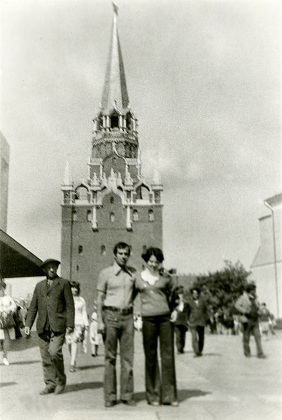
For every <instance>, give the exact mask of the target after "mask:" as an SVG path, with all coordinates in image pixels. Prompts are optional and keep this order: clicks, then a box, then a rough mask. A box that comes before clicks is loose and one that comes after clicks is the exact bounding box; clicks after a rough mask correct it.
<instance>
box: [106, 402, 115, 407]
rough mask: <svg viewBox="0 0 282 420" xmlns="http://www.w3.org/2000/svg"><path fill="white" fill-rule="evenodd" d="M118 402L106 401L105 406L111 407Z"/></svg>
mask: <svg viewBox="0 0 282 420" xmlns="http://www.w3.org/2000/svg"><path fill="white" fill-rule="evenodd" d="M116 404H117V402H116V401H106V402H105V407H106V408H110V407H113V406H114V405H116Z"/></svg>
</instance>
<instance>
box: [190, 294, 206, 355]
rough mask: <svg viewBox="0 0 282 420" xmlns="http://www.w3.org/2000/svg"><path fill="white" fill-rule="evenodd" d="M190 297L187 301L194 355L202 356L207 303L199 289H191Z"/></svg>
mask: <svg viewBox="0 0 282 420" xmlns="http://www.w3.org/2000/svg"><path fill="white" fill-rule="evenodd" d="M191 294H192V296H191V298H190V299H189V301H188V312H189V328H190V331H191V335H192V347H193V351H194V354H195V357H198V356H202V351H203V348H204V339H205V326H206V322H207V319H208V315H209V314H208V304H207V301H206V298H205V297H204V296H202V295H201V293H200V289H198V288H197V287H194V288H192V289H191Z"/></svg>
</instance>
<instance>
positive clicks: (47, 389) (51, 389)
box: [39, 386, 55, 395]
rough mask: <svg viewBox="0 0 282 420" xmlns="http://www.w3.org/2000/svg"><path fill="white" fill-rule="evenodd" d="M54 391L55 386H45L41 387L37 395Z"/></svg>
mask: <svg viewBox="0 0 282 420" xmlns="http://www.w3.org/2000/svg"><path fill="white" fill-rule="evenodd" d="M54 391H55V388H48V386H46V387H45V388H44V389H42V391H40V392H39V395H47V394H52V393H53V392H54Z"/></svg>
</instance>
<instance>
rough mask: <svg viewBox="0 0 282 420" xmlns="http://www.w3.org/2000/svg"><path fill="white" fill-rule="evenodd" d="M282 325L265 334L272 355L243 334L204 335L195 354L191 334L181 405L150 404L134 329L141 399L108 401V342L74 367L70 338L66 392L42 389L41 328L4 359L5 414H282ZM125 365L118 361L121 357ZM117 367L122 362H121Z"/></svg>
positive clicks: (0, 407)
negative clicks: (248, 353) (258, 351)
mask: <svg viewBox="0 0 282 420" xmlns="http://www.w3.org/2000/svg"><path fill="white" fill-rule="evenodd" d="M281 342H282V332H281V331H277V333H276V335H273V336H271V337H269V339H268V340H267V341H263V347H264V351H265V353H266V355H267V359H258V358H257V357H255V354H254V353H255V343H254V340H253V338H252V341H251V347H252V350H253V356H252V357H251V358H245V357H244V355H243V351H242V338H241V337H240V336H231V335H230V336H227V335H206V340H205V348H204V354H203V357H199V358H194V357H193V352H192V351H191V337H190V334H189V333H188V334H187V345H186V349H185V353H184V354H181V355H176V370H177V385H178V400H179V407H170V406H161V407H152V406H149V405H148V404H147V402H146V398H145V392H144V355H143V348H142V335H141V333H140V332H136V333H135V363H134V383H135V399H136V402H137V406H136V407H127V406H124V405H123V404H118V405H116V406H114V407H112V408H105V407H104V401H103V372H104V358H103V346H102V345H101V346H100V349H99V350H100V355H99V356H98V357H94V358H93V357H91V354H83V353H82V352H81V353H80V354H79V356H78V360H77V365H78V367H77V370H76V372H74V373H70V372H68V369H69V361H70V357H69V355H68V352H67V349H66V346H64V356H65V365H66V370H67V377H68V379H67V386H66V389H65V392H64V393H63V394H61V395H54V394H49V395H45V396H40V395H39V392H40V391H41V390H42V389H43V388H44V383H43V379H42V378H43V375H42V366H41V359H40V354H39V349H38V347H37V344H36V333H35V332H33V333H32V337H31V338H30V339H25V338H22V339H20V340H17V341H16V342H13V344H12V346H11V349H10V352H9V354H8V359H9V361H10V366H4V365H3V364H2V360H0V418H1V420H15V419H17V420H18V419H19V420H25V419H28V420H33V419H34V420H35V419H36V420H45V419H48V420H78V419H79V420H86V419H87V420H88V419H99V420H106V419H111V420H115V419H117V420H118V419H120V420H121V419H126V418H128V419H134V420H171V419H173V420H184V419H185V420H186V419H191V420H214V419H216V420H242V419H244V420H278V419H279V420H281V418H282V404H281V401H282V394H281V377H282V375H281V373H282V371H281V360H282V359H281V353H282V346H281ZM118 366H119V363H118ZM118 369H119V367H118Z"/></svg>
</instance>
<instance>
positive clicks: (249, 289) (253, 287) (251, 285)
mask: <svg viewBox="0 0 282 420" xmlns="http://www.w3.org/2000/svg"><path fill="white" fill-rule="evenodd" d="M256 288H257V286H256V285H255V284H254V283H249V284H247V286H246V292H253V291H255V290H256Z"/></svg>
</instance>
